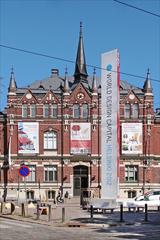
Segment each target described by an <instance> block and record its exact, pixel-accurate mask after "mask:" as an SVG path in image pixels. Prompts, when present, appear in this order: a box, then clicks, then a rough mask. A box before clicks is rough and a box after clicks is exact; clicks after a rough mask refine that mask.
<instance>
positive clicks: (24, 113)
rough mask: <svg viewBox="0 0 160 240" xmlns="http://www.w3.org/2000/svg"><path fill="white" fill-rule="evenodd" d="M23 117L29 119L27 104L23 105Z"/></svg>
mask: <svg viewBox="0 0 160 240" xmlns="http://www.w3.org/2000/svg"><path fill="white" fill-rule="evenodd" d="M22 117H24V118H26V117H27V104H23V105H22Z"/></svg>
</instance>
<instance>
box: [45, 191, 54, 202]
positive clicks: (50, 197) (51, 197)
mask: <svg viewBox="0 0 160 240" xmlns="http://www.w3.org/2000/svg"><path fill="white" fill-rule="evenodd" d="M47 194H48V196H47V197H48V199H54V200H55V197H56V192H55V191H54V190H48V192H47Z"/></svg>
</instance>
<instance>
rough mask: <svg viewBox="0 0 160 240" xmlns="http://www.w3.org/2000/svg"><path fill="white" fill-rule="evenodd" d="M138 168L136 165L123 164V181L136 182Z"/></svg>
mask: <svg viewBox="0 0 160 240" xmlns="http://www.w3.org/2000/svg"><path fill="white" fill-rule="evenodd" d="M138 170H139V169H138V165H125V182H130V183H131V182H133V183H136V182H138ZM132 178H133V179H132Z"/></svg>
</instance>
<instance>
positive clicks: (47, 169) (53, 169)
mask: <svg viewBox="0 0 160 240" xmlns="http://www.w3.org/2000/svg"><path fill="white" fill-rule="evenodd" d="M50 173H52V174H50ZM57 173H58V167H57V165H44V182H57V181H58V177H57ZM51 178H52V179H51Z"/></svg>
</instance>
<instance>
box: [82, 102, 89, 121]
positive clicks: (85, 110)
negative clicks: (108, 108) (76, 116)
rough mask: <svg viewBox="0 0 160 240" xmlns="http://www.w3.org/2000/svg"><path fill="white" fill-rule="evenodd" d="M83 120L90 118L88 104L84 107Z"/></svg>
mask: <svg viewBox="0 0 160 240" xmlns="http://www.w3.org/2000/svg"><path fill="white" fill-rule="evenodd" d="M82 118H88V104H83V105H82Z"/></svg>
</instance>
